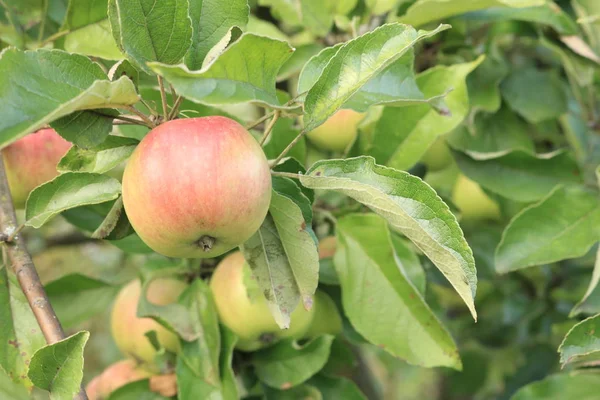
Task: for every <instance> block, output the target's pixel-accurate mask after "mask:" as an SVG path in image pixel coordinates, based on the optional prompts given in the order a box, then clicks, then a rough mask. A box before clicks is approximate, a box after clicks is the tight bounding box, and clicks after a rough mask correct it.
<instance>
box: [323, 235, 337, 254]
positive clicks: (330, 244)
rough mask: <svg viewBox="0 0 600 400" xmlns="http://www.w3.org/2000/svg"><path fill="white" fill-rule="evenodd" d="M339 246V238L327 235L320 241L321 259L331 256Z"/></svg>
mask: <svg viewBox="0 0 600 400" xmlns="http://www.w3.org/2000/svg"><path fill="white" fill-rule="evenodd" d="M336 248H337V239H336V238H335V236H327V237H326V238H323V239H321V241H320V242H319V259H323V258H331V257H333V256H334V254H335V250H336Z"/></svg>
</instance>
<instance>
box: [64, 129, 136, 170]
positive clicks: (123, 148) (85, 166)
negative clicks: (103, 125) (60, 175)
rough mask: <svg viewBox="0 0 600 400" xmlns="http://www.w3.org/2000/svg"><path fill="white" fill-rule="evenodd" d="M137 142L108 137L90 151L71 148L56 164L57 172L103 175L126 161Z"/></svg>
mask: <svg viewBox="0 0 600 400" xmlns="http://www.w3.org/2000/svg"><path fill="white" fill-rule="evenodd" d="M138 143H139V142H138V141H137V140H135V139H130V138H125V137H120V136H108V137H107V138H106V140H105V141H104V142H102V144H100V145H98V146H95V147H92V148H90V149H82V148H80V147H76V146H73V147H71V148H70V149H69V151H68V152H67V154H65V156H64V157H63V158H62V159H61V160H60V162H59V163H58V166H57V169H58V171H59V172H93V173H98V174H103V173H105V172H107V171H110V170H111V169H113V168H115V167H116V166H118V165H119V164H121V163H122V162H123V161H125V160H127V158H129V156H130V155H131V153H133V150H135V147H136V146H137V144H138Z"/></svg>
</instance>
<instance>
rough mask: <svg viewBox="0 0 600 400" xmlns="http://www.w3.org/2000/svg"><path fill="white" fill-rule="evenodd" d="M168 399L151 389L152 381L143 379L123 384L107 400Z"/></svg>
mask: <svg viewBox="0 0 600 400" xmlns="http://www.w3.org/2000/svg"><path fill="white" fill-rule="evenodd" d="M132 399H135V400H167V397H164V396H161V395H160V394H158V393H154V392H153V391H152V390H151V389H150V381H149V380H148V379H142V380H140V381H135V382H132V383H128V384H127V385H124V386H121V387H120V388H118V389H117V390H115V391H114V392H112V393H111V394H110V395H109V396H108V399H107V400H132Z"/></svg>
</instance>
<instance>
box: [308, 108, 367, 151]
mask: <svg viewBox="0 0 600 400" xmlns="http://www.w3.org/2000/svg"><path fill="white" fill-rule="evenodd" d="M365 116H366V113H359V112H357V111H354V110H349V109H346V110H339V111H338V112H336V113H335V114H333V115H332V116H331V117H329V119H328V120H327V121H325V122H324V123H323V124H322V125H320V126H318V127H317V128H315V129H313V130H312V131H310V132H308V133H307V134H306V136H307V137H308V140H310V141H311V143H312V144H314V145H315V146H316V147H318V148H320V149H321V150H327V151H335V152H343V151H345V150H346V149H347V148H348V146H350V145H352V143H353V142H354V140H355V139H356V135H357V134H358V124H359V122H360V121H362V120H363V118H364V117H365Z"/></svg>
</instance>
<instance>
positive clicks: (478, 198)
mask: <svg viewBox="0 0 600 400" xmlns="http://www.w3.org/2000/svg"><path fill="white" fill-rule="evenodd" d="M452 202H453V203H454V204H455V205H456V206H457V207H458V209H459V210H460V214H461V216H462V218H463V219H464V220H466V221H467V220H484V219H491V220H497V219H499V218H500V207H498V204H497V203H496V202H495V201H494V200H492V199H491V198H490V197H489V196H488V195H487V194H485V192H484V191H483V190H482V189H481V187H480V186H479V185H478V184H477V182H474V181H472V180H470V179H469V178H467V177H466V176H464V175H462V174H460V175H459V176H458V179H457V180H456V183H455V184H454V189H452Z"/></svg>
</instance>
